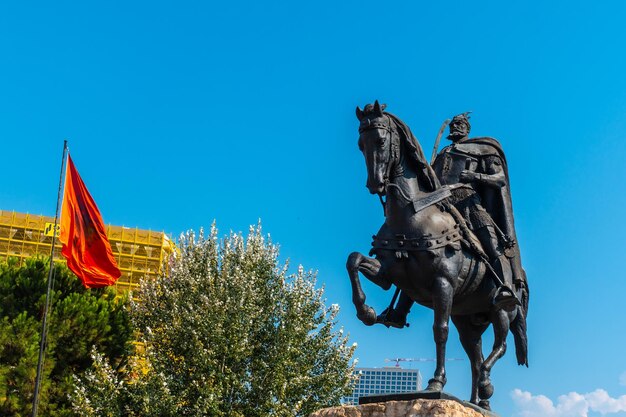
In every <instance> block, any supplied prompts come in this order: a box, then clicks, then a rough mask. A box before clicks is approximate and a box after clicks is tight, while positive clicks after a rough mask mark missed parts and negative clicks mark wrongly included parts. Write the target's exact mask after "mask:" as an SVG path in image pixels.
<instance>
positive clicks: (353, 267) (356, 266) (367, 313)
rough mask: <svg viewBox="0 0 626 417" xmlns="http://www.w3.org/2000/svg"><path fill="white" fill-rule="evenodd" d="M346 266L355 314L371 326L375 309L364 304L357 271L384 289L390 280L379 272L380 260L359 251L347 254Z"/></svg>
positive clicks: (389, 283) (388, 285)
mask: <svg viewBox="0 0 626 417" xmlns="http://www.w3.org/2000/svg"><path fill="white" fill-rule="evenodd" d="M346 268H347V269H348V275H349V276H350V283H351V284H352V302H353V303H354V306H355V307H356V316H357V317H358V318H359V320H361V321H362V322H363V323H365V324H366V325H368V326H371V325H373V324H374V323H376V311H374V309H373V308H372V307H370V306H368V305H367V304H365V293H364V292H363V288H361V280H360V279H359V272H361V273H362V274H363V275H364V276H365V277H366V278H367V279H369V280H370V281H372V282H373V283H375V284H377V285H378V286H380V287H382V288H383V289H385V290H388V289H389V288H390V287H391V282H390V281H389V280H388V279H386V278H385V277H384V276H383V274H381V268H380V262H378V261H377V260H376V259H374V258H369V257H367V256H364V255H362V254H360V253H359V252H352V253H351V254H350V256H348V262H347V263H346Z"/></svg>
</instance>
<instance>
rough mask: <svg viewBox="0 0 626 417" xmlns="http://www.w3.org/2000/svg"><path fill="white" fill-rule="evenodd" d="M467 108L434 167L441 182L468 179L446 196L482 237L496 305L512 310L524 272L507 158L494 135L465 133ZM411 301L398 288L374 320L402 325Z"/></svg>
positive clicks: (457, 118)
mask: <svg viewBox="0 0 626 417" xmlns="http://www.w3.org/2000/svg"><path fill="white" fill-rule="evenodd" d="M468 114H469V113H463V114H460V115H457V116H455V117H454V118H453V119H452V121H451V122H450V134H449V135H448V139H449V140H451V141H452V144H451V145H449V146H447V147H445V148H444V149H442V150H441V152H440V153H439V154H438V155H437V158H436V159H435V162H434V163H433V169H434V170H435V173H436V174H437V176H438V177H439V180H440V181H441V184H442V185H454V184H458V183H465V184H467V187H460V188H455V189H453V190H452V191H451V192H452V197H450V200H449V201H450V202H451V203H452V204H453V205H454V206H455V207H456V208H457V210H458V211H459V212H460V213H461V215H462V216H463V218H464V219H465V222H466V224H467V226H468V227H469V229H470V230H472V232H473V233H474V234H475V235H476V237H477V238H478V240H479V241H480V244H481V246H482V249H483V251H484V252H485V254H486V255H487V257H488V259H487V261H488V262H489V264H490V266H491V269H492V272H495V273H496V274H497V275H498V277H499V278H496V277H493V276H492V275H490V276H492V279H493V280H494V283H495V285H496V292H495V295H494V300H493V302H494V305H495V306H496V308H503V309H506V310H511V309H513V308H514V307H515V305H517V304H518V303H519V301H518V300H517V297H516V296H515V293H514V291H513V288H514V286H513V282H514V281H515V282H516V283H520V282H525V274H524V272H523V269H522V268H521V263H520V260H519V248H517V247H515V246H516V242H515V231H514V226H513V213H512V207H511V200H510V195H509V187H508V172H507V170H506V160H505V159H504V153H503V152H502V148H501V147H500V144H499V143H498V142H497V141H496V140H495V139H493V138H474V139H469V137H468V135H469V132H470V128H471V126H470V123H469V117H468ZM494 217H495V218H494ZM498 220H499V221H500V223H501V225H498ZM505 253H506V255H505ZM509 260H510V262H509ZM488 274H489V272H488ZM412 304H413V301H412V300H411V299H410V298H409V297H408V296H407V295H405V294H404V293H403V292H401V293H400V298H399V300H398V304H397V305H396V306H395V308H392V309H387V310H385V311H383V313H382V314H381V315H380V316H379V319H378V321H379V322H382V323H383V324H385V325H387V326H393V327H399V328H401V327H404V326H405V324H406V316H407V314H408V313H409V309H410V308H411V305H412Z"/></svg>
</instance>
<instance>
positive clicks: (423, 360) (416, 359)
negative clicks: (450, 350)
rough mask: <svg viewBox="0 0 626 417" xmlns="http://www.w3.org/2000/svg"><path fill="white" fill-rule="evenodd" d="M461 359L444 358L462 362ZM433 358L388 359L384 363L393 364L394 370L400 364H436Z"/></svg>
mask: <svg viewBox="0 0 626 417" xmlns="http://www.w3.org/2000/svg"><path fill="white" fill-rule="evenodd" d="M462 360H463V359H462V358H446V361H462ZM436 361H437V359H434V358H389V359H385V362H395V363H396V368H399V367H400V362H436Z"/></svg>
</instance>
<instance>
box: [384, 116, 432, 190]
mask: <svg viewBox="0 0 626 417" xmlns="http://www.w3.org/2000/svg"><path fill="white" fill-rule="evenodd" d="M384 114H386V115H387V116H389V118H390V119H391V120H392V121H393V123H395V125H396V127H397V130H398V134H399V136H400V140H401V141H402V143H403V144H404V146H405V149H406V150H407V151H408V152H407V154H408V156H409V158H410V160H411V161H413V162H414V163H415V164H416V167H415V168H416V171H417V174H418V175H419V176H420V177H421V178H420V179H421V180H423V181H424V183H425V184H426V185H427V186H428V188H429V189H430V191H434V190H436V189H438V188H440V187H441V184H440V182H439V179H438V178H437V176H436V175H435V171H433V169H432V167H431V166H430V164H429V163H428V161H427V160H426V157H425V156H424V152H423V151H422V147H421V146H420V144H419V142H418V141H417V139H416V138H415V136H414V135H413V132H411V129H410V128H409V127H408V126H407V125H406V123H404V122H403V121H402V120H400V118H398V116H396V115H394V114H391V113H388V112H385V113H384Z"/></svg>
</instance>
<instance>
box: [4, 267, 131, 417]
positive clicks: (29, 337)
mask: <svg viewBox="0 0 626 417" xmlns="http://www.w3.org/2000/svg"><path fill="white" fill-rule="evenodd" d="M48 265H49V263H48V261H46V260H45V259H27V260H26V262H25V264H24V265H23V266H19V265H18V264H17V262H16V260H15V259H11V260H9V262H8V263H4V264H0V415H3V416H16V417H19V416H30V415H31V411H32V401H33V391H34V386H35V377H36V373H37V360H38V356H39V342H40V333H41V321H42V319H43V310H44V303H45V296H46V290H47V278H48ZM53 277H54V290H53V291H52V294H51V302H50V313H49V320H48V336H47V348H46V353H45V361H44V372H43V379H42V385H41V391H40V397H39V412H40V413H39V414H40V415H45V416H53V417H55V416H68V415H73V412H72V408H71V403H70V401H69V396H68V393H69V392H71V390H72V387H73V385H72V375H75V374H77V375H82V373H83V372H84V371H85V370H86V369H88V368H89V367H90V366H91V364H92V357H91V350H92V348H93V347H94V346H95V347H97V349H98V350H99V351H101V352H103V354H104V355H105V356H106V358H107V359H108V361H109V362H110V363H112V364H114V366H115V367H116V368H117V367H123V366H124V365H125V362H126V360H127V358H128V357H129V355H130V353H131V352H132V347H131V344H130V341H131V339H132V335H133V332H132V329H131V323H130V320H129V318H128V312H127V311H126V308H125V305H127V302H126V300H125V299H124V298H118V299H116V298H115V291H114V290H112V289H99V290H88V289H85V288H84V287H83V286H82V284H81V283H80V281H79V280H78V278H76V276H75V275H74V274H73V273H71V272H70V271H69V270H68V269H67V268H66V267H65V266H64V265H63V264H56V265H55V268H54V273H53Z"/></svg>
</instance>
